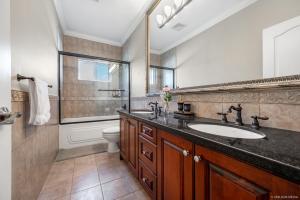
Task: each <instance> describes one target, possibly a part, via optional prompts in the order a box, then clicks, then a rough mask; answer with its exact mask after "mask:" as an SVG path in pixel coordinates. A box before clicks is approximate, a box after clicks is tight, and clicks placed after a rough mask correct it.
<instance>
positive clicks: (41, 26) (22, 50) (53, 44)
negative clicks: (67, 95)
mask: <svg viewBox="0 0 300 200" xmlns="http://www.w3.org/2000/svg"><path fill="white" fill-rule="evenodd" d="M28 5H30V6H28ZM60 34H61V33H60V25H59V22H58V18H57V16H56V12H55V8H54V5H53V2H52V0H26V1H20V0H11V37H12V76H13V82H12V88H13V89H16V90H27V85H28V84H27V81H23V82H21V83H20V82H17V81H16V79H15V78H16V77H15V76H16V74H17V73H19V74H22V75H26V76H33V77H38V78H40V79H43V80H45V81H47V82H48V83H49V84H51V85H53V86H54V87H53V88H52V89H50V90H49V92H50V94H53V95H57V68H58V66H57V51H58V48H59V46H61V40H60Z"/></svg>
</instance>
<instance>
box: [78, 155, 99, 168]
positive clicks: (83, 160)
mask: <svg viewBox="0 0 300 200" xmlns="http://www.w3.org/2000/svg"><path fill="white" fill-rule="evenodd" d="M78 165H95V156H94V155H88V156H83V157H79V158H75V166H78Z"/></svg>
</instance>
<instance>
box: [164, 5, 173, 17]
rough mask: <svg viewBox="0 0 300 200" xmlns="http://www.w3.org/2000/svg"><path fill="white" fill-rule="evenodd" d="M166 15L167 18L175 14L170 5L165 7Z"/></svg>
mask: <svg viewBox="0 0 300 200" xmlns="http://www.w3.org/2000/svg"><path fill="white" fill-rule="evenodd" d="M164 13H165V15H166V17H167V18H168V17H170V16H171V15H172V14H173V8H172V7H171V6H169V5H166V6H165V7H164Z"/></svg>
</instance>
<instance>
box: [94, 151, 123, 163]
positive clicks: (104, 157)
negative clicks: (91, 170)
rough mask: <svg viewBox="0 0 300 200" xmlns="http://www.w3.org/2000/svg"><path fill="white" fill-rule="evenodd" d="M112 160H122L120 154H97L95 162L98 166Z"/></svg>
mask: <svg viewBox="0 0 300 200" xmlns="http://www.w3.org/2000/svg"><path fill="white" fill-rule="evenodd" d="M112 160H120V153H107V152H105V153H99V154H95V161H96V164H97V165H101V164H103V163H107V162H110V161H112Z"/></svg>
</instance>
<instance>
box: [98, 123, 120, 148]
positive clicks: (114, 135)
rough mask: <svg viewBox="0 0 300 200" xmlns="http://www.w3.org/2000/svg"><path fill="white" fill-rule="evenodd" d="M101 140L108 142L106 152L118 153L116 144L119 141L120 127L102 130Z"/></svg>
mask: <svg viewBox="0 0 300 200" xmlns="http://www.w3.org/2000/svg"><path fill="white" fill-rule="evenodd" d="M102 132H103V138H104V139H106V140H107V141H108V148H107V152H109V153H115V152H119V147H118V144H117V143H118V142H119V141H120V126H114V127H109V128H106V129H103V131H102Z"/></svg>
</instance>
